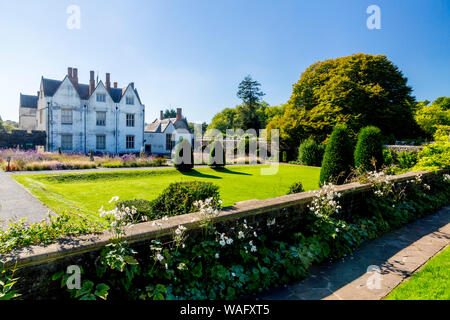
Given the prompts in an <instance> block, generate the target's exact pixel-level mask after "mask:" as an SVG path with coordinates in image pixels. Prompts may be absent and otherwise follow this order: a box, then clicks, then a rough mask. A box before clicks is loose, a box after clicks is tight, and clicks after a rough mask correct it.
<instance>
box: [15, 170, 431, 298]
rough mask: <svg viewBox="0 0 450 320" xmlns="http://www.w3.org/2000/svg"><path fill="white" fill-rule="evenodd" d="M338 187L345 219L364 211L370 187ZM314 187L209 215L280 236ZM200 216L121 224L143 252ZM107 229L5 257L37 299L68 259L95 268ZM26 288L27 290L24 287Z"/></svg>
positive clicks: (49, 290)
mask: <svg viewBox="0 0 450 320" xmlns="http://www.w3.org/2000/svg"><path fill="white" fill-rule="evenodd" d="M418 174H422V175H423V177H422V178H423V179H424V180H425V181H426V180H428V179H433V177H435V176H436V174H435V173H432V172H415V173H414V172H410V173H406V174H402V175H398V176H395V177H391V179H393V180H395V181H404V180H409V179H413V178H415V176H417V175H418ZM337 191H338V192H341V193H342V195H343V196H342V198H341V205H342V208H343V211H342V213H341V214H342V217H341V218H343V219H346V218H348V217H350V216H352V215H358V216H364V215H365V214H367V210H366V208H365V203H366V202H365V197H366V196H367V194H368V192H370V191H371V187H370V185H368V184H359V183H351V184H346V185H342V186H337ZM313 196H314V194H313V191H309V192H302V193H297V194H292V195H286V196H281V197H277V198H271V199H266V200H249V201H243V202H239V203H236V204H235V205H234V206H232V207H227V208H224V210H223V211H222V213H221V214H220V215H219V216H217V217H214V218H213V219H214V221H215V223H216V226H217V228H218V229H219V230H220V229H223V230H226V229H227V228H230V227H231V226H232V225H234V224H235V223H236V222H238V221H241V220H243V219H246V220H247V224H248V225H250V226H252V227H253V228H254V229H255V230H256V231H257V232H258V234H265V235H266V236H267V237H268V238H277V239H283V238H284V237H285V236H286V235H289V234H291V233H293V232H298V231H302V225H304V224H303V221H304V220H303V219H304V217H305V215H304V213H305V212H307V210H309V209H308V208H307V206H308V204H310V203H311V201H312V200H313ZM200 221H201V216H200V214H198V213H191V214H185V215H181V216H176V217H171V218H169V219H168V220H166V221H162V220H158V221H157V222H160V223H161V224H162V227H157V226H154V225H153V222H146V223H141V224H137V225H133V226H131V227H129V228H128V229H127V230H126V236H125V238H126V240H127V241H128V242H129V243H130V244H131V246H132V247H133V248H135V249H136V250H137V251H138V252H139V253H141V252H142V254H145V253H146V252H148V247H149V245H150V241H151V240H152V239H155V238H162V240H163V242H164V241H166V240H168V239H169V238H171V236H172V235H173V232H174V230H175V229H176V228H177V227H178V226H179V225H184V226H185V227H187V228H188V231H189V232H190V233H191V235H190V236H195V233H196V232H198V231H199V230H200V229H199V223H200ZM109 238H110V234H109V233H107V232H105V233H102V234H99V235H89V236H83V237H79V238H76V239H63V240H61V241H59V242H58V243H55V244H52V245H48V246H33V247H29V248H26V249H22V250H20V251H17V252H14V253H12V254H10V255H9V256H7V263H8V264H9V265H13V264H14V263H15V262H17V267H18V270H17V276H18V277H20V278H21V280H20V281H19V283H18V285H17V288H18V289H19V290H20V289H21V288H23V289H24V290H23V291H22V293H26V295H24V297H25V298H31V299H38V298H40V297H52V296H54V297H56V295H57V292H58V290H60V289H58V287H59V284H58V283H55V282H54V281H51V280H50V278H51V276H52V275H53V274H54V273H56V272H58V271H61V270H66V269H67V266H69V265H82V266H83V268H84V269H85V271H87V274H89V272H95V261H96V259H97V257H98V254H99V253H100V251H101V250H102V249H103V248H104V246H105V245H106V244H108V243H109ZM25 290H26V291H25Z"/></svg>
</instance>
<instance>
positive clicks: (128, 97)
mask: <svg viewBox="0 0 450 320" xmlns="http://www.w3.org/2000/svg"><path fill="white" fill-rule="evenodd" d="M126 102H127V104H134V97H133V96H127V98H126Z"/></svg>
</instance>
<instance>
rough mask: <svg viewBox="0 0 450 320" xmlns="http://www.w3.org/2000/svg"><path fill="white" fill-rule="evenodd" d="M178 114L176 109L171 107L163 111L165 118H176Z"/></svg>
mask: <svg viewBox="0 0 450 320" xmlns="http://www.w3.org/2000/svg"><path fill="white" fill-rule="evenodd" d="M176 116H177V112H176V111H175V109H173V108H170V109H166V110H164V112H163V117H164V119H167V118H175V117H176Z"/></svg>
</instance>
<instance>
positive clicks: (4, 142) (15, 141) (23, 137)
mask: <svg viewBox="0 0 450 320" xmlns="http://www.w3.org/2000/svg"><path fill="white" fill-rule="evenodd" d="M45 140H46V134H45V131H36V130H33V131H31V132H30V131H26V130H13V131H12V132H11V133H7V132H0V149H8V148H20V149H35V147H36V146H45V142H46V141H45Z"/></svg>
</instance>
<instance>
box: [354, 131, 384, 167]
mask: <svg viewBox="0 0 450 320" xmlns="http://www.w3.org/2000/svg"><path fill="white" fill-rule="evenodd" d="M382 139H383V138H382V135H381V131H380V129H378V128H377V127H373V126H368V127H365V128H362V129H361V131H360V132H359V134H358V142H357V144H356V149H355V167H356V168H357V169H358V170H362V171H363V172H364V171H373V170H376V169H379V168H381V167H382V166H383V142H382Z"/></svg>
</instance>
